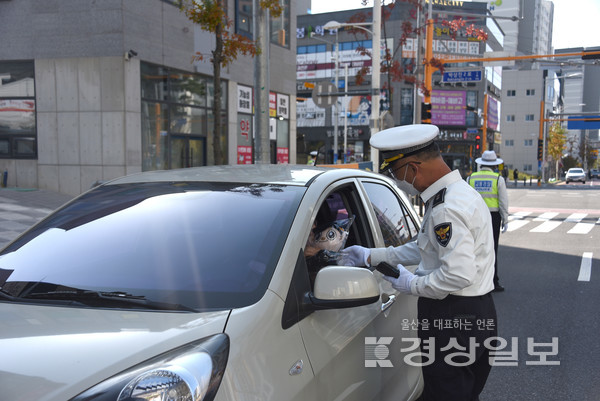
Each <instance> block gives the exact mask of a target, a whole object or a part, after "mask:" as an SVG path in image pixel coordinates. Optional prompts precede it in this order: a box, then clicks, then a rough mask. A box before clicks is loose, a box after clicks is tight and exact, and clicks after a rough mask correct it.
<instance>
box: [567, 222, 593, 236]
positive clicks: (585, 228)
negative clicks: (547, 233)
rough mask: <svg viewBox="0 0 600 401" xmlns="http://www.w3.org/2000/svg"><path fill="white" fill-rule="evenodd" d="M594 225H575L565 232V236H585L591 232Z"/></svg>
mask: <svg viewBox="0 0 600 401" xmlns="http://www.w3.org/2000/svg"><path fill="white" fill-rule="evenodd" d="M594 226H595V224H593V223H577V224H575V227H573V228H572V229H570V230H569V231H567V234H587V233H589V232H590V231H592V228H594Z"/></svg>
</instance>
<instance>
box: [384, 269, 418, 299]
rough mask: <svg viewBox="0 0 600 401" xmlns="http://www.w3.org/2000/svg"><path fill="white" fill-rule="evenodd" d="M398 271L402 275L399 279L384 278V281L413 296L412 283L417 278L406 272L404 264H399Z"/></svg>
mask: <svg viewBox="0 0 600 401" xmlns="http://www.w3.org/2000/svg"><path fill="white" fill-rule="evenodd" d="M398 270H400V275H399V276H398V278H394V277H390V276H383V279H384V280H385V281H389V282H390V283H391V284H392V287H393V288H394V289H396V290H398V291H400V292H402V293H404V294H412V292H411V290H410V283H412V281H413V279H414V278H415V277H417V276H415V275H414V274H412V273H411V272H409V271H408V270H406V268H405V267H404V266H402V264H398Z"/></svg>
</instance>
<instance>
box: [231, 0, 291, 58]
mask: <svg viewBox="0 0 600 401" xmlns="http://www.w3.org/2000/svg"><path fill="white" fill-rule="evenodd" d="M279 5H280V6H281V9H282V13H281V15H280V16H278V17H271V20H270V24H269V30H270V41H271V43H273V44H276V45H279V46H282V47H286V48H288V49H289V47H290V8H291V6H290V0H279ZM252 31H253V20H252V0H235V32H236V33H238V34H240V35H244V36H246V37H248V38H250V39H252V37H253V35H252Z"/></svg>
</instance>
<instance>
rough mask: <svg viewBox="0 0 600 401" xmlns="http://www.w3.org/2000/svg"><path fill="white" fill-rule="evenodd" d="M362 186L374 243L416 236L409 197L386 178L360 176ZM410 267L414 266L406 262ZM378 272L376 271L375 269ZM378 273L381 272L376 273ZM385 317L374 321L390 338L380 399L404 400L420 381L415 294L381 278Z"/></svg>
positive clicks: (416, 222)
mask: <svg viewBox="0 0 600 401" xmlns="http://www.w3.org/2000/svg"><path fill="white" fill-rule="evenodd" d="M361 184H362V187H363V188H364V191H365V197H366V199H367V203H368V205H369V206H368V207H367V209H368V210H369V211H370V212H371V213H373V215H374V220H375V221H376V224H375V225H376V227H375V229H374V233H375V244H376V246H377V247H390V246H393V247H397V246H400V245H403V244H405V243H407V242H409V241H413V240H416V237H417V235H418V233H419V230H420V219H419V217H418V215H417V213H416V211H415V209H414V207H413V206H412V205H411V202H410V200H409V198H408V197H407V196H406V195H404V194H402V193H401V192H400V191H398V189H397V188H395V187H393V186H392V185H390V183H388V182H387V181H383V180H372V179H363V180H361ZM406 268H407V269H408V270H410V271H413V272H414V271H415V270H416V269H417V266H411V265H406ZM376 274H378V273H376ZM379 277H380V276H379ZM380 290H381V294H382V297H387V299H388V300H387V302H385V300H384V303H383V305H382V309H383V310H384V315H385V318H384V319H377V320H376V321H374V324H375V328H374V331H375V333H376V334H377V336H378V338H390V337H391V338H392V341H391V342H390V343H389V345H387V348H388V351H389V356H388V358H387V359H388V360H389V362H390V363H389V364H388V365H392V366H393V367H394V368H393V369H391V368H382V369H381V374H382V389H383V390H382V399H384V400H388V399H389V400H392V399H393V400H404V399H410V398H411V396H414V394H413V391H414V390H415V389H414V388H413V387H411V385H414V383H419V382H421V380H422V379H421V377H422V376H421V369H420V367H418V366H417V365H418V362H419V359H418V358H416V357H415V356H414V352H418V351H419V349H418V348H417V349H416V350H415V349H414V346H415V344H417V339H418V324H419V322H418V316H417V297H415V296H412V295H406V294H401V293H399V292H398V291H396V290H394V289H393V288H392V287H391V285H390V283H388V282H387V281H385V280H381V281H380Z"/></svg>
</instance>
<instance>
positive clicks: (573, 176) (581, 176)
mask: <svg viewBox="0 0 600 401" xmlns="http://www.w3.org/2000/svg"><path fill="white" fill-rule="evenodd" d="M565 181H566V182H567V184H568V183H569V182H572V181H580V182H582V183H584V184H585V171H583V169H582V168H579V167H573V168H570V169H569V170H568V171H567V174H566V176H565Z"/></svg>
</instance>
